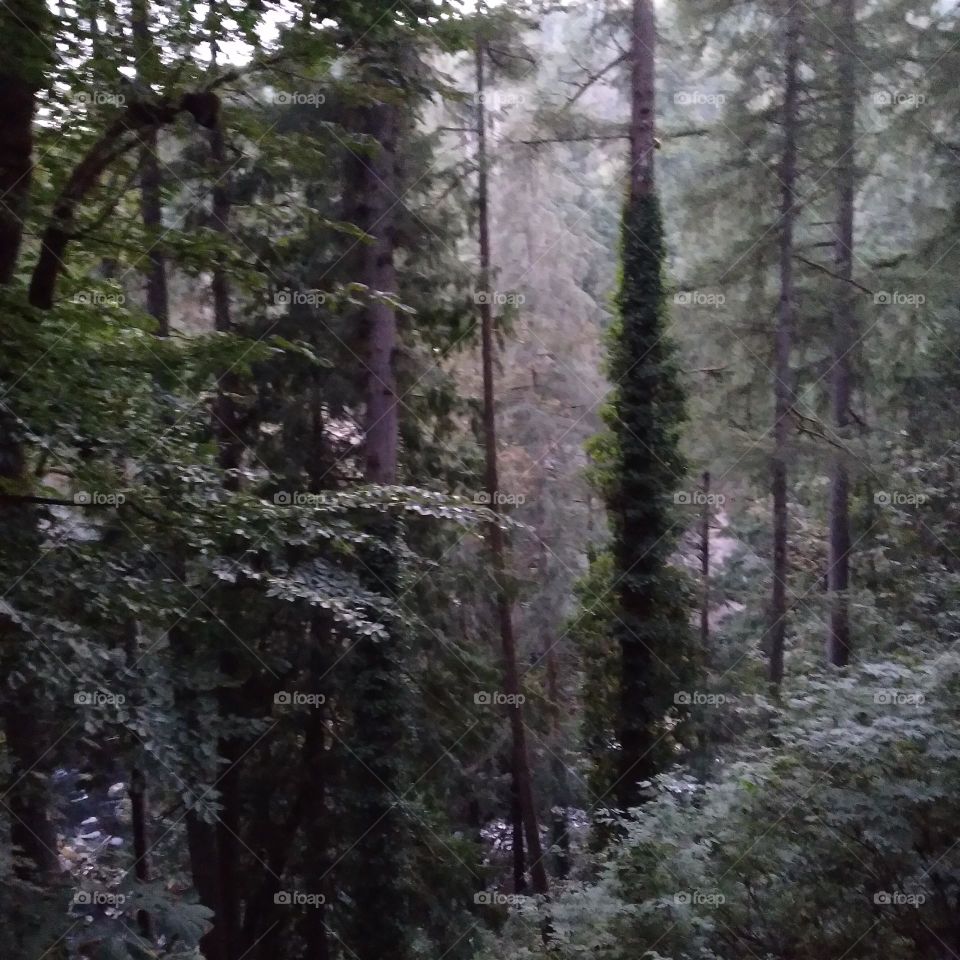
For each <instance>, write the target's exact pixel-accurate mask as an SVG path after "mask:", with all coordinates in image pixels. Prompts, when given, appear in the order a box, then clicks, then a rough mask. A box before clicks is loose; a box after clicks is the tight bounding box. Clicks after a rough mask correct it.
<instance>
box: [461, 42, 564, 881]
mask: <svg viewBox="0 0 960 960" xmlns="http://www.w3.org/2000/svg"><path fill="white" fill-rule="evenodd" d="M484 59H485V58H484V49H483V44H482V43H479V42H478V43H477V48H476V84H477V140H478V145H477V170H478V189H477V214H478V220H479V231H480V287H481V290H483V291H486V292H487V293H489V291H490V283H491V269H490V265H491V258H490V212H489V202H488V198H489V185H488V169H487V166H488V155H487V131H486V125H487V121H486V110H485V108H484V102H483V101H484V95H485V78H484ZM479 299H480V301H481V302H480V304H479V306H480V337H481V350H482V354H483V441H484V456H485V459H486V493H487V503H488V504H489V506H490V509H491V510H492V511H493V512H494V513H499V512H500V503H499V479H498V474H497V429H496V401H495V397H494V381H493V355H494V343H493V310H492V307H491V303H490V297H489V296H485V297H480V298H479ZM489 542H490V557H491V564H492V567H493V574H494V581H495V584H496V591H497V617H498V620H499V623H500V643H501V648H502V652H503V672H504V687H505V688H506V689H505V691H504V692H505V693H506V694H507V696H508V697H509V698H510V700H509V701H508V705H507V710H508V712H509V716H510V736H511V743H512V755H513V769H512V775H513V781H514V792H515V794H516V797H517V799H518V801H519V805H520V815H521V817H522V818H523V826H524V837H525V839H526V848H527V851H528V852H529V855H530V856H529V866H530V881H531V885H532V887H533V890H534V892H535V893H539V894H545V893H547V892H548V890H549V884H548V882H547V871H546V865H545V864H544V857H543V845H542V843H541V841H540V826H539V824H538V822H537V809H536V804H535V801H534V796H533V780H532V777H531V774H530V758H529V753H528V750H527V733H526V727H525V725H524V722H523V705H522V702H521V695H520V672H519V670H518V667H517V648H516V639H515V637H514V632H513V612H512V610H511V604H510V594H509V590H508V588H507V584H506V575H507V571H506V560H505V546H504V537H503V530H502V529H501V527H500V523H499V522H498V521H497V520H494V522H493V523H491V524H490V526H489ZM515 853H516V851H515Z"/></svg>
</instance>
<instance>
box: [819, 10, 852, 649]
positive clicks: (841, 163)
mask: <svg viewBox="0 0 960 960" xmlns="http://www.w3.org/2000/svg"><path fill="white" fill-rule="evenodd" d="M838 6H839V13H840V18H841V22H840V29H839V30H838V38H837V39H838V47H837V54H836V55H837V82H838V85H839V88H840V107H839V110H838V114H837V147H836V149H837V158H836V169H837V181H838V182H837V186H838V190H837V207H838V218H839V223H838V227H837V238H836V244H835V247H834V272H835V273H836V275H837V277H838V278H839V282H838V284H837V300H836V304H835V306H834V329H833V370H832V381H833V382H832V384H831V386H832V394H833V396H832V406H833V424H834V428H835V430H836V434H837V438H838V439H839V440H840V441H841V442H843V441H846V440H848V439H849V429H848V428H849V426H850V402H851V389H852V378H853V373H852V369H851V367H852V357H851V353H852V352H853V349H854V343H855V340H854V323H855V320H854V311H855V306H854V297H855V295H856V294H855V289H854V287H853V285H852V283H851V281H852V279H853V242H854V232H853V215H854V196H855V191H856V157H855V155H854V143H855V140H856V122H857V89H856V84H857V70H856V60H857V55H856V42H857V7H856V0H840V3H839V5H838ZM829 516H830V549H829V554H828V556H829V565H828V567H827V589H828V590H829V591H830V626H829V632H828V634H827V651H826V652H827V661H828V662H829V663H832V664H833V665H834V666H837V667H842V666H845V665H846V664H847V663H848V662H849V660H850V612H849V600H848V591H849V587H850V543H851V538H850V478H849V475H848V471H847V459H846V452H845V451H844V450H840V449H835V450H834V451H833V456H832V462H831V465H830V510H829Z"/></svg>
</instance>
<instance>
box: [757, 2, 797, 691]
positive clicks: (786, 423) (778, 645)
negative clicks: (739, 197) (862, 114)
mask: <svg viewBox="0 0 960 960" xmlns="http://www.w3.org/2000/svg"><path fill="white" fill-rule="evenodd" d="M801 7H802V5H801V3H800V2H799V0H788V4H787V13H786V17H785V19H784V68H783V69H784V73H783V105H782V108H781V109H782V121H781V130H782V135H783V146H782V153H781V157H780V185H781V193H780V222H779V248H780V299H779V302H778V307H777V320H776V329H775V332H774V367H773V395H774V422H773V454H772V456H771V458H770V492H771V494H772V496H773V592H772V594H771V598H770V612H769V624H768V627H767V636H766V643H767V645H768V651H769V660H768V678H769V680H770V682H771V683H772V684H774V685H779V683H780V681H781V680H782V679H783V657H784V645H785V642H786V632H787V581H788V575H789V569H790V566H789V556H788V552H787V551H788V525H789V507H788V503H787V459H788V456H789V435H790V407H791V405H792V403H793V394H794V387H793V372H792V370H791V368H790V355H791V350H792V339H793V326H794V277H793V259H794V254H795V250H794V238H793V234H794V224H795V220H796V213H797V211H796V202H797V197H796V191H797V128H798V123H799V117H798V113H799V100H800V77H799V65H800V36H801V30H802V23H803V19H802V18H803V11H802V9H801Z"/></svg>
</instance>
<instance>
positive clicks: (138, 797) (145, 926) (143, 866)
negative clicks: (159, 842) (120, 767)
mask: <svg viewBox="0 0 960 960" xmlns="http://www.w3.org/2000/svg"><path fill="white" fill-rule="evenodd" d="M130 817H131V820H132V825H133V857H134V864H135V866H134V876H135V877H136V878H137V882H138V883H143V884H145V883H149V882H150V841H149V839H148V833H147V823H148V820H149V814H148V809H147V782H146V779H145V777H144V776H143V772H142V771H141V770H139V769H137V768H134V769H133V771H132V772H131V774H130ZM137 926H138V927H139V928H140V933H141V935H142V936H143V938H144V940H146V941H147V942H148V943H152V942H153V923H152V922H151V919H150V914H149V913H148V912H147V911H146V910H138V911H137Z"/></svg>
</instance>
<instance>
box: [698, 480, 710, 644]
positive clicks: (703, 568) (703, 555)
mask: <svg viewBox="0 0 960 960" xmlns="http://www.w3.org/2000/svg"><path fill="white" fill-rule="evenodd" d="M702 489H703V513H702V514H701V516H700V654H701V656H702V657H703V658H704V659H705V660H707V659H708V657H709V651H710V519H711V511H710V471H709V470H704V471H703V487H702Z"/></svg>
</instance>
